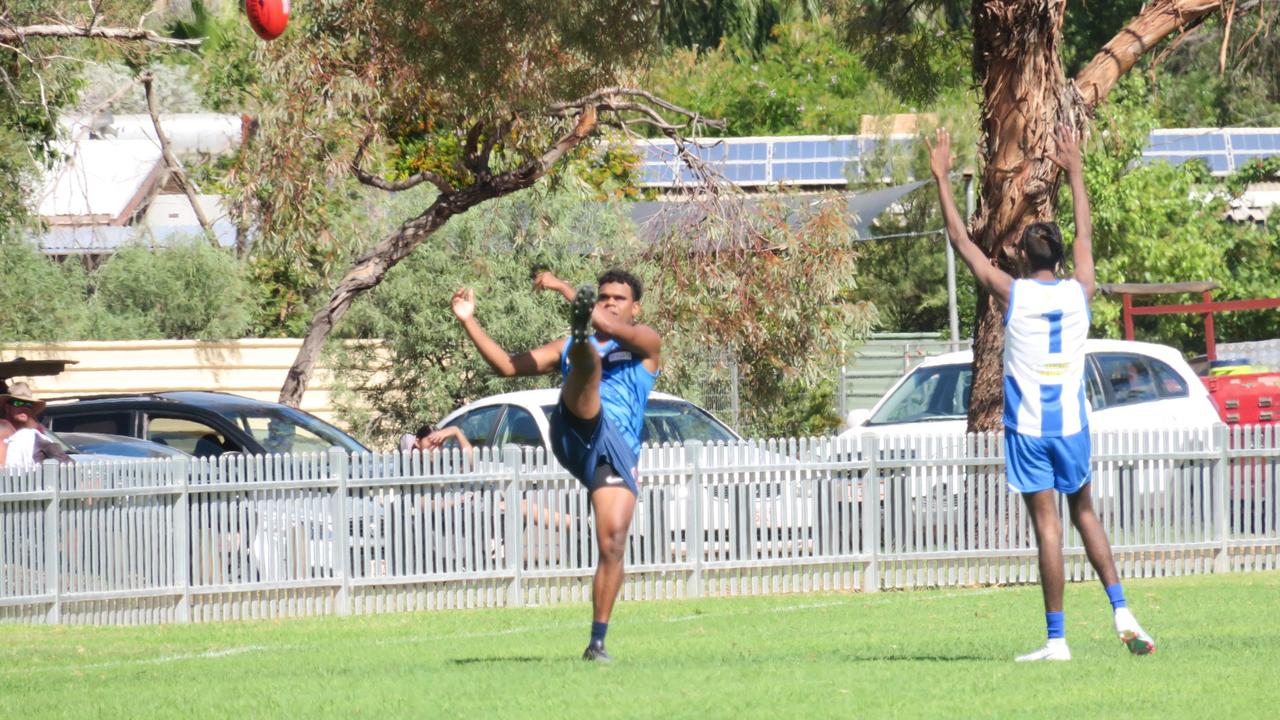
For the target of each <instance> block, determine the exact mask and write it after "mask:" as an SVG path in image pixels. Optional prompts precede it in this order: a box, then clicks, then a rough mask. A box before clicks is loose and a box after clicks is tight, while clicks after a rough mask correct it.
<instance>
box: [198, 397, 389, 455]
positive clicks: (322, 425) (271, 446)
mask: <svg viewBox="0 0 1280 720" xmlns="http://www.w3.org/2000/svg"><path fill="white" fill-rule="evenodd" d="M220 412H221V414H222V415H224V416H226V417H227V418H229V419H230V420H231V421H232V422H234V423H235V424H236V425H238V426H240V427H241V428H242V429H244V430H245V431H247V432H248V433H249V434H250V435H253V437H254V439H255V440H257V441H258V442H259V443H261V444H262V447H263V448H264V449H265V450H266V451H267V452H269V453H311V452H320V451H323V450H328V449H329V448H331V447H333V446H335V445H336V446H337V447H340V448H342V449H343V450H346V451H347V452H368V450H367V449H366V448H365V447H364V446H363V445H361V444H360V443H359V442H357V441H356V440H355V438H353V437H351V436H350V435H347V434H346V433H344V432H342V431H341V430H339V429H338V428H336V427H334V426H332V425H330V424H328V423H326V422H324V421H323V420H320V419H319V418H316V417H312V416H310V415H308V414H306V413H304V412H300V411H298V410H294V409H293V408H290V407H286V406H284V405H279V406H274V405H268V406H263V407H255V408H227V409H225V410H221V411H220Z"/></svg>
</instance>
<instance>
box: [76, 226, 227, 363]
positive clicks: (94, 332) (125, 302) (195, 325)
mask: <svg viewBox="0 0 1280 720" xmlns="http://www.w3.org/2000/svg"><path fill="white" fill-rule="evenodd" d="M92 285H93V293H94V294H93V299H92V302H91V317H90V319H89V328H88V332H89V333H90V336H91V337H94V338H95V339H132V338H193V339H200V340H218V339H225V338H236V337H241V336H242V335H243V334H244V332H245V330H246V329H247V327H248V324H249V311H250V291H249V287H248V284H247V282H246V280H245V277H244V271H243V270H242V268H241V266H240V265H239V263H238V262H237V261H236V259H235V258H234V257H232V256H230V255H228V254H227V253H225V252H223V251H220V250H215V249H213V248H211V247H209V246H208V245H207V244H205V243H204V242H203V241H201V240H200V239H198V238H196V239H192V241H191V242H190V243H187V244H183V245H177V246H175V247H172V248H169V249H165V250H151V249H148V248H146V247H143V246H141V245H135V246H130V247H125V248H122V249H121V250H119V251H118V252H116V253H115V254H114V255H112V256H111V258H110V259H108V260H107V262H106V263H104V264H103V265H102V267H101V268H99V269H98V271H97V272H95V273H94V274H93V277H92Z"/></svg>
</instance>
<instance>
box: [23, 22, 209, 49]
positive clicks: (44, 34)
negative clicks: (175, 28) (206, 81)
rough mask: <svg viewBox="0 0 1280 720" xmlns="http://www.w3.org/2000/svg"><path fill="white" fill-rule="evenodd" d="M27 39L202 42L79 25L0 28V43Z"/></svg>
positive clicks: (172, 44)
mask: <svg viewBox="0 0 1280 720" xmlns="http://www.w3.org/2000/svg"><path fill="white" fill-rule="evenodd" d="M28 38H99V39H103V40H122V41H131V42H143V43H150V44H153V45H168V46H170V47H196V46H198V45H199V44H200V43H201V42H203V40H202V39H201V38H192V39H189V40H180V39H177V38H167V37H164V36H163V35H160V34H158V33H156V32H154V31H152V30H143V29H141V28H137V29H134V28H114V27H94V26H88V27H84V26H79V25H26V26H23V27H0V42H10V43H22V42H25V41H26V40H27V39H28Z"/></svg>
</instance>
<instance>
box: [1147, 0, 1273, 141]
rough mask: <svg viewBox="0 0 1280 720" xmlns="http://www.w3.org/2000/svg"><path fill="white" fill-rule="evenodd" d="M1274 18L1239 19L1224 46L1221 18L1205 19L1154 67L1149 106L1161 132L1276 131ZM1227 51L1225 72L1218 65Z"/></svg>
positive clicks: (1257, 14)
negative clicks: (1207, 129)
mask: <svg viewBox="0 0 1280 720" xmlns="http://www.w3.org/2000/svg"><path fill="white" fill-rule="evenodd" d="M1273 15H1274V13H1273V12H1269V11H1266V10H1262V9H1261V8H1258V9H1256V10H1255V11H1253V12H1246V13H1243V14H1240V15H1238V16H1237V17H1236V18H1235V20H1234V21H1233V22H1232V26H1231V35H1230V38H1229V39H1225V40H1224V27H1225V24H1224V23H1223V20H1222V18H1221V17H1218V16H1216V15H1215V16H1213V17H1209V18H1207V19H1206V20H1205V21H1204V23H1203V24H1202V25H1200V26H1198V27H1197V28H1195V29H1194V30H1192V31H1190V32H1189V33H1188V35H1187V36H1186V37H1185V38H1182V42H1180V43H1178V44H1177V46H1176V49H1173V50H1172V51H1171V52H1170V54H1169V56H1168V57H1167V58H1166V59H1165V60H1164V61H1163V62H1162V63H1161V64H1160V65H1159V66H1158V68H1157V70H1156V72H1155V73H1154V75H1153V77H1154V79H1155V82H1156V86H1155V88H1153V92H1152V104H1153V106H1154V107H1155V109H1156V119H1157V122H1158V123H1159V125H1160V126H1162V127H1240V126H1243V127H1275V126H1278V125H1280V83H1277V82H1276V79H1275V77H1276V76H1275V68H1276V66H1277V63H1280V33H1276V32H1275V29H1274V27H1273V25H1274V22H1275V20H1274V17H1272V16H1273ZM1224 43H1225V45H1226V47H1225V50H1226V55H1225V60H1226V64H1225V66H1220V65H1219V60H1220V53H1221V52H1222V51H1223V49H1224V48H1223V45H1224Z"/></svg>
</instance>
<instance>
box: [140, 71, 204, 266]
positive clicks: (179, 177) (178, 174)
mask: <svg viewBox="0 0 1280 720" xmlns="http://www.w3.org/2000/svg"><path fill="white" fill-rule="evenodd" d="M138 79H139V80H141V81H142V89H143V90H144V91H146V94H147V112H149V113H151V124H152V125H153V126H154V127H155V129H156V139H157V140H159V141H160V154H161V155H163V156H164V163H165V165H167V166H169V172H170V173H171V174H172V175H173V179H174V181H176V182H177V183H178V187H180V188H182V192H183V193H184V194H185V195H186V196H187V202H189V203H191V209H192V210H193V211H194V212H195V214H196V220H198V221H199V222H200V227H201V228H202V229H203V230H204V234H205V237H206V238H208V240H209V244H211V245H213V247H214V248H218V236H217V235H215V234H214V232H213V225H211V224H210V223H209V218H208V217H206V216H205V214H204V210H203V209H202V208H201V207H200V202H199V201H198V200H197V198H196V193H195V190H194V189H192V187H191V183H190V182H188V181H187V174H186V172H184V171H183V169H182V164H181V163H179V162H178V158H176V157H174V154H173V150H172V149H171V148H170V147H169V138H167V137H165V135H164V130H163V129H162V128H161V127H160V113H159V112H158V111H157V110H156V96H155V93H154V92H153V91H152V89H151V81H152V80H154V78H153V77H152V75H151V73H150V72H149V71H148V72H144V73H142V75H140V76H139V77H138Z"/></svg>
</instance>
